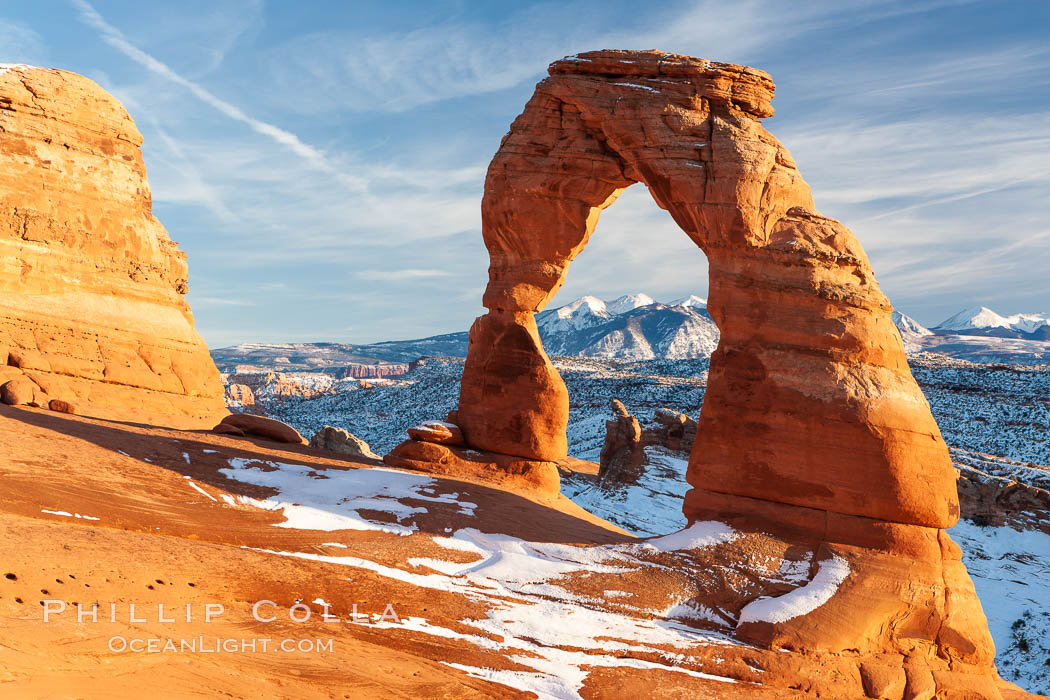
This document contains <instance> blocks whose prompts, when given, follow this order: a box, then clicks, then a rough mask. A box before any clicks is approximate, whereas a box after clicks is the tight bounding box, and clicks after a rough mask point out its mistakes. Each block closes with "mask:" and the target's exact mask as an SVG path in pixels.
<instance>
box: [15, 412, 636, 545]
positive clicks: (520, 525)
mask: <svg viewBox="0 0 1050 700" xmlns="http://www.w3.org/2000/svg"><path fill="white" fill-rule="evenodd" d="M0 417H3V418H9V419H12V420H17V421H19V422H21V423H24V424H26V425H30V426H34V427H36V428H40V429H44V430H49V431H53V432H56V433H60V434H63V435H67V436H69V437H72V438H75V439H78V440H84V441H85V442H89V443H92V444H94V445H96V446H98V447H101V448H103V449H105V450H108V451H110V452H113V453H114V454H119V455H120V456H122V457H124V458H131V459H135V460H138V461H139V462H141V463H142V464H143V465H144V466H146V467H147V468H148V467H159V468H162V469H166V470H168V471H172V472H175V473H177V474H180V475H182V476H186V477H191V478H192V479H194V480H195V481H197V482H199V483H201V484H206V485H210V486H212V487H215V488H218V489H222V490H223V491H225V492H227V493H229V494H231V495H233V496H246V497H250V498H257V499H258V498H266V497H269V496H273V495H275V493H276V491H275V490H274V489H271V488H268V487H264V486H257V485H255V484H251V483H246V482H243V481H238V480H235V479H231V478H229V477H227V476H226V475H224V474H223V473H221V472H220V471H219V470H220V469H224V468H228V467H229V466H230V460H231V459H240V460H248V461H250V462H252V463H254V462H260V463H267V462H272V463H281V464H298V465H304V466H308V467H310V468H311V469H314V470H316V471H318V472H319V473H321V474H322V475H323V472H324V471H325V470H349V469H359V468H385V469H390V467H385V466H384V465H383V463H382V462H379V461H375V460H367V459H351V458H347V457H345V456H343V455H338V454H336V453H332V452H328V451H326V450H321V449H316V448H311V447H309V446H307V445H291V444H286V443H278V442H271V441H268V440H264V439H259V438H249V437H244V438H241V437H238V438H230V437H227V436H222V435H217V434H214V433H211V432H210V431H181V430H175V429H170V428H163V427H158V426H153V425H148V424H142V423H130V422H120V421H111V420H105V419H98V418H90V419H85V418H83V417H79V416H78V417H71V416H66V415H63V414H57V413H53V412H50V411H46V410H40V409H31V408H23V407H19V408H13V407H8V406H0ZM100 466H103V468H104V465H100ZM263 468H264V469H265V467H263ZM398 471H404V472H406V473H410V474H418V475H419V476H421V477H425V478H429V479H433V481H434V485H433V488H434V490H435V491H436V492H437V493H438V494H450V493H455V494H458V498H459V500H461V501H466V502H470V503H475V504H477V508H476V509H474V511H473V514H470V515H468V514H465V513H462V512H460V511H459V508H458V506H457V505H456V504H455V503H447V504H446V503H434V502H432V501H428V500H423V499H418V498H415V497H413V495H412V494H411V493H406V494H405V495H404V496H403V497H401V496H398V500H399V501H401V502H403V503H405V504H408V505H411V506H418V507H421V508H423V509H424V512H422V513H418V514H415V515H412V516H409V517H407V518H403V519H402V520H401V521H400V524H401V525H414V526H415V527H416V528H417V529H418V530H419V531H420V532H423V533H427V534H433V535H441V536H446V535H448V534H449V529H450V528H451V529H452V530H455V529H459V528H476V529H478V530H481V531H483V532H490V533H502V534H511V535H514V536H515V537H520V538H522V539H526V540H530V541H535V542H556V543H563V544H606V543H614V542H625V541H629V540H631V539H632V538H631V537H630V536H629V535H624V534H620V533H617V532H614V531H611V530H609V529H606V528H603V527H601V526H600V525H597V524H595V523H592V522H588V521H586V520H583V519H581V518H579V517H576V516H574V515H572V514H570V513H565V512H562V511H561V510H559V509H557V508H555V507H552V506H550V505H544V504H543V503H540V502H537V501H534V500H531V499H530V498H527V497H525V496H522V495H519V494H517V493H513V492H511V491H505V490H502V489H497V488H492V487H490V486H485V485H483V484H479V483H474V482H465V481H460V480H456V479H451V478H446V477H442V476H440V475H435V474H429V473H426V474H424V473H421V472H412V471H408V470H398ZM344 495H345V497H347V498H353V497H354V496H355V494H354V493H346V494H344ZM358 511H359V513H360V514H361V515H362V516H363V517H365V518H367V519H369V520H373V521H377V522H384V521H386V522H391V523H393V522H395V520H394V519H393V516H392V515H391V514H390V513H387V512H384V511H371V510H368V509H358ZM331 512H333V513H335V512H337V511H335V510H334V509H333V510H332V511H331Z"/></svg>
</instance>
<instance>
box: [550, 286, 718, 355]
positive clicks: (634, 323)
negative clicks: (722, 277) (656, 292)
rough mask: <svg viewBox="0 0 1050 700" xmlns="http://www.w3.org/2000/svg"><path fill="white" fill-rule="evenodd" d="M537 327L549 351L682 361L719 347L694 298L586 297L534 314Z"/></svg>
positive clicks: (704, 307) (702, 301)
mask: <svg viewBox="0 0 1050 700" xmlns="http://www.w3.org/2000/svg"><path fill="white" fill-rule="evenodd" d="M536 325H537V326H538V327H539V330H540V337H541V338H542V339H543V346H544V348H545V349H546V350H547V353H548V354H550V355H572V356H576V357H602V358H620V359H630V360H653V359H658V358H660V359H669V360H683V359H690V358H699V357H710V356H711V353H713V352H714V351H715V348H716V347H717V346H718V326H716V325H715V322H714V321H713V320H712V319H711V316H710V315H709V314H708V313H707V301H706V300H705V299H701V298H700V297H697V296H688V297H685V298H683V299H676V300H674V301H671V302H668V303H666V304H661V303H659V302H657V301H655V300H654V299H653V298H652V297H650V296H649V295H647V294H628V295H624V296H622V297H619V298H618V299H613V300H611V301H602V300H601V299H598V298H597V297H591V296H586V297H581V298H579V299H577V300H575V301H573V302H571V303H569V304H566V305H565V306H561V307H558V308H556V309H550V310H548V311H544V312H542V313H540V314H538V315H537V316H536Z"/></svg>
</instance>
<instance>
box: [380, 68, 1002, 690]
mask: <svg viewBox="0 0 1050 700" xmlns="http://www.w3.org/2000/svg"><path fill="white" fill-rule="evenodd" d="M773 89H774V86H773V83H772V81H771V80H770V78H769V76H768V75H766V74H765V73H763V72H761V71H757V70H754V69H751V68H747V67H743V66H737V65H730V64H724V63H715V62H711V61H706V60H703V59H697V58H691V57H687V56H677V55H669V54H665V53H661V52H624V51H599V52H593V53H586V54H580V55H579V56H575V57H572V58H568V59H565V60H562V61H557V62H555V63H554V64H552V65H551V67H550V77H548V78H547V79H545V80H543V81H542V82H541V83H539V85H537V87H536V92H535V94H534V96H533V97H532V99H531V100H530V101H529V103H528V104H527V105H526V107H525V111H524V112H523V113H522V114H521V116H519V117H518V118H517V120H516V121H515V122H514V123H513V125H512V126H511V129H510V132H509V133H508V134H507V135H506V136H505V137H504V139H503V141H502V143H501V145H500V149H499V151H498V152H497V154H496V155H495V157H494V158H493V161H492V164H491V165H490V167H489V171H488V176H487V179H486V182H485V195H484V200H483V202H482V225H483V233H484V238H485V244H486V246H487V247H488V250H489V255H490V267H489V283H488V288H487V289H486V292H485V296H484V305H485V306H486V307H487V308H488V309H489V311H488V313H487V314H486V315H484V316H482V317H480V318H478V319H477V321H476V322H475V323H474V325H473V327H472V328H471V332H470V345H469V351H468V356H467V360H466V364H465V369H464V374H463V380H462V387H461V394H460V403H459V408H458V411H457V419H456V422H457V423H458V424H459V425H460V426H461V428H462V430H463V433H464V436H465V440H466V442H467V444H468V445H470V446H472V447H475V448H478V449H481V450H486V451H488V452H489V453H495V454H502V455H507V456H511V457H516V458H519V459H520V460H531V461H533V462H535V463H545V462H549V461H552V460H557V459H560V458H562V457H564V456H565V453H566V441H565V428H566V424H567V420H568V395H567V392H566V389H565V385H564V383H563V382H562V380H561V378H560V377H559V376H558V373H557V371H556V370H555V369H554V367H553V366H552V364H551V362H550V360H549V359H548V357H547V355H546V354H545V353H544V350H543V347H542V344H541V342H540V339H539V335H538V333H537V329H536V323H535V321H534V318H533V316H534V314H535V313H536V312H538V311H540V310H542V309H543V308H544V307H545V306H546V305H547V303H548V302H549V301H550V299H551V298H552V297H553V296H554V294H555V293H556V292H557V291H558V289H559V287H560V286H561V284H562V282H563V280H564V278H565V275H566V273H567V271H568V267H569V263H570V262H571V261H572V260H573V259H574V258H575V257H576V255H577V254H579V253H580V251H581V250H582V249H583V247H584V246H585V245H586V243H587V241H588V238H589V237H590V235H591V233H592V231H593V230H594V227H595V225H596V223H597V220H598V216H599V214H600V213H601V211H602V210H603V209H604V208H605V207H607V206H609V205H610V204H612V203H613V201H615V199H616V197H617V196H618V194H619V193H620V192H621V191H622V190H623V189H624V188H626V187H628V186H629V185H631V184H633V183H636V182H641V183H644V184H645V185H646V186H647V187H648V188H649V191H650V192H651V193H652V195H653V197H654V199H655V200H656V202H657V204H658V205H659V206H660V207H661V208H663V209H666V210H667V211H668V212H669V213H670V214H671V216H672V217H673V218H674V220H675V221H676V222H677V223H678V224H679V226H680V227H681V228H682V229H683V230H684V231H685V232H686V234H687V235H689V237H690V238H691V239H692V240H693V241H694V242H695V243H696V244H697V245H698V246H699V247H700V248H701V249H702V250H703V251H704V253H706V255H707V258H708V261H709V264H710V298H709V301H708V310H709V312H710V313H711V316H712V317H713V318H714V320H715V321H716V323H717V324H718V326H719V329H720V331H721V340H720V343H719V346H718V350H717V351H716V352H715V354H714V356H713V357H712V359H711V372H710V378H709V383H708V389H707V394H706V398H705V399H704V404H703V408H702V411H701V415H700V419H699V430H698V432H697V435H696V440H695V443H694V445H693V447H692V451H691V457H690V463H689V471H688V481H689V483H690V485H691V486H692V487H693V489H692V491H691V492H690V493H689V495H688V496H687V498H686V500H685V504H684V511H685V514H686V516H687V517H688V518H689V520H690V521H691V522H696V521H704V520H718V521H722V522H726V523H729V524H731V525H732V526H734V527H735V528H737V529H738V530H740V531H745V532H756V533H761V532H772V533H775V536H776V538H777V540H778V541H779V542H781V543H782V544H783V547H782V551H781V553H780V554H779V555H777V557H774V559H777V561H779V562H780V564H781V565H783V566H785V567H788V568H790V567H792V566H794V564H793V563H792V561H793V557H794V554H792V553H795V554H797V553H798V552H807V553H808V557H809V558H808V561H809V564H808V570H809V577H810V583H809V584H807V586H805V587H803V588H802V589H796V590H798V591H799V593H794V592H793V591H785V594H784V595H783V596H781V597H782V598H785V600H780V599H778V598H770V599H769V600H772V601H774V602H773V603H762V604H761V605H757V606H756V607H755V608H753V609H752V612H751V613H750V614H747V615H745V614H743V613H741V616H740V619H739V624H738V626H737V630H736V633H737V635H738V636H739V637H740V638H742V639H745V640H747V641H750V642H753V643H756V644H759V645H762V646H766V647H770V648H787V649H794V650H799V651H822V652H832V653H836V654H839V653H841V654H846V655H853V656H856V657H857V658H858V659H859V660H861V663H860V665H859V666H858V667H857V668H858V671H857V674H859V675H858V676H857V679H856V681H857V682H856V688H857V691H858V693H860V692H863V693H864V694H865V695H866V696H867V697H882V698H891V697H892V698H901V697H908V698H927V697H933V695H934V694H939V695H938V696H940V695H944V696H952V697H956V696H958V697H963V696H966V697H997V696H998V691H997V690H996V687H995V679H996V672H995V669H994V665H993V655H994V650H993V648H992V642H991V638H990V636H989V634H988V632H987V625H986V622H985V619H984V615H983V612H982V611H981V607H980V603H979V602H978V600H977V598H976V595H975V593H974V589H973V586H972V584H971V583H970V580H969V577H968V576H967V574H966V570H965V568H964V567H963V565H962V563H961V561H960V552H959V549H958V547H956V546H955V545H954V544H953V543H952V542H951V540H950V539H949V537H948V536H947V534H946V533H945V532H944V528H947V527H950V526H951V525H952V524H954V523H955V522H956V520H957V518H958V514H959V505H958V498H957V496H956V490H955V473H954V470H953V468H952V465H951V461H950V459H949V455H948V450H947V447H946V446H945V444H944V441H943V440H942V439H941V435H940V432H939V430H938V428H937V425H936V424H935V422H934V420H933V417H932V416H931V414H930V410H929V406H928V404H927V402H926V400H925V398H924V397H923V395H922V393H921V391H920V390H919V388H918V386H917V385H916V383H915V381H914V380H913V378H912V376H911V373H910V371H909V369H908V366H907V363H906V360H905V354H904V348H903V346H902V342H901V339H900V335H899V334H898V333H897V332H896V330H895V328H894V325H893V322H892V320H891V313H892V308H891V306H890V304H889V302H888V300H887V299H886V297H885V296H884V295H883V294H882V292H881V291H880V290H879V287H878V284H877V283H876V281H875V277H874V275H873V273H872V270H871V268H870V266H869V263H868V260H867V257H866V256H865V254H864V251H863V249H862V248H861V246H860V244H859V243H858V242H857V240H856V239H855V238H854V236H853V234H852V233H851V232H850V231H849V230H848V229H847V228H846V227H844V226H843V225H842V224H840V223H839V222H837V221H834V220H832V219H829V218H827V217H824V216H822V215H820V214H819V213H818V212H817V211H816V210H815V207H814V204H813V199H812V197H811V194H810V190H809V187H808V186H807V185H806V184H805V182H804V181H803V180H802V177H801V175H800V174H799V171H798V169H797V168H796V166H795V163H794V161H793V160H792V158H791V155H790V154H789V153H788V151H787V149H785V148H784V147H783V146H782V145H781V144H780V143H779V142H778V141H777V140H776V139H775V138H774V137H773V136H772V135H771V134H770V133H769V132H767V131H766V130H765V129H764V128H763V127H762V125H761V124H760V122H759V120H760V119H761V118H763V117H768V116H771V115H772V114H773V110H772V108H771V107H770V100H771V98H772V96H773ZM399 449H401V448H399ZM777 561H773V560H770V562H767V563H769V564H770V565H771V566H774V567H775V566H776V565H778V564H777ZM745 563H746V562H745ZM737 564H738V565H741V564H740V563H737ZM806 588H809V589H810V590H808V591H806V590H804V589H806ZM719 595H723V597H725V595H726V594H725V593H724V592H723V593H722V594H719V593H718V592H711V593H710V596H711V597H712V598H718V597H719ZM788 596H792V598H788ZM730 597H732V596H730ZM796 598H797V599H798V600H797V602H801V604H793V603H794V602H796ZM807 600H808V601H810V603H812V601H814V600H816V601H817V602H816V605H811V604H808V603H806V602H805V601H807ZM696 602H697V603H698V604H700V605H703V604H704V600H702V599H698V600H697V601H696ZM747 602H748V601H740V600H736V601H735V605H736V606H738V607H739V606H740V605H741V604H742V603H747ZM752 602H755V601H752Z"/></svg>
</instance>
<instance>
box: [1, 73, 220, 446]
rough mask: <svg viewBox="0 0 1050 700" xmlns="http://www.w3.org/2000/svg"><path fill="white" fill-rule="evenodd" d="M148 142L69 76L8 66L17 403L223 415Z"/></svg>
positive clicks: (173, 420)
mask: <svg viewBox="0 0 1050 700" xmlns="http://www.w3.org/2000/svg"><path fill="white" fill-rule="evenodd" d="M141 143H142V136H141V135H140V134H139V132H138V130H137V129H136V128H135V124H134V122H133V121H132V120H131V117H129V116H128V113H127V112H126V111H125V110H124V108H123V107H122V106H121V104H120V103H119V102H118V101H117V100H116V99H114V98H113V97H112V96H111V95H109V94H107V93H106V92H105V91H104V90H102V89H101V88H100V87H99V86H98V85H96V84H95V83H93V82H92V81H90V80H88V79H86V78H83V77H81V76H79V75H75V74H73V73H67V72H65V71H61V70H47V69H41V68H30V67H26V66H8V67H5V68H0V385H3V384H9V385H8V386H7V390H6V391H5V392H4V397H3V398H4V400H5V402H7V403H15V404H19V403H35V404H38V405H42V406H47V405H48V404H49V403H50V402H51V400H53V399H57V400H58V402H57V403H56V405H55V407H56V408H58V409H59V410H69V409H70V408H72V409H73V410H76V411H77V412H80V413H85V414H88V415H93V416H99V417H105V418H113V419H118V420H134V421H138V422H147V423H154V424H159V425H169V426H173V427H196V426H204V425H209V426H210V425H212V424H214V423H215V422H216V420H217V419H218V418H219V417H221V416H222V415H224V414H225V412H226V411H225V408H224V405H223V398H222V394H223V390H222V384H221V381H220V378H219V373H218V371H217V370H216V369H215V365H214V363H213V362H212V360H211V357H210V356H209V354H208V348H207V346H206V345H205V344H204V341H203V340H202V339H201V337H200V336H199V335H198V334H197V332H196V331H195V330H194V328H193V316H192V314H191V312H190V308H189V305H188V304H187V303H186V300H185V299H184V297H183V295H184V294H185V293H186V291H187V267H186V255H185V253H183V252H182V251H180V250H179V249H178V247H177V246H176V244H175V243H174V242H173V241H171V240H170V239H169V238H168V234H167V232H166V231H165V230H164V227H163V226H161V224H160V222H159V221H157V219H156V218H155V217H154V216H153V213H152V200H151V196H150V190H149V185H148V184H147V182H146V169H145V165H144V164H143V161H142V154H141V152H140V151H139V146H140V145H141Z"/></svg>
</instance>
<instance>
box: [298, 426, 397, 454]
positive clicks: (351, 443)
mask: <svg viewBox="0 0 1050 700" xmlns="http://www.w3.org/2000/svg"><path fill="white" fill-rule="evenodd" d="M310 447H317V448H320V449H322V450H328V451H329V452H336V453H338V454H341V455H347V456H349V457H362V458H364V459H382V457H380V456H379V455H377V454H376V453H375V452H373V451H372V449H371V448H370V447H369V446H368V443H367V442H365V441H364V440H362V439H361V438H359V437H357V436H356V435H353V434H352V433H350V432H349V431H347V430H344V429H343V428H337V427H335V426H332V425H326V426H325V427H323V428H321V429H320V430H318V431H317V432H316V433H315V434H314V436H313V437H312V438H310Z"/></svg>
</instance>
